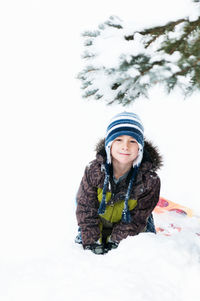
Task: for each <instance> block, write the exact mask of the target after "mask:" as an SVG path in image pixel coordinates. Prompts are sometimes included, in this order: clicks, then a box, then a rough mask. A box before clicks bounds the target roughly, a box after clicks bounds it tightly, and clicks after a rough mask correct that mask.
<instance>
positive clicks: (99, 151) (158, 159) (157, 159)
mask: <svg viewBox="0 0 200 301" xmlns="http://www.w3.org/2000/svg"><path fill="white" fill-rule="evenodd" d="M95 151H96V156H97V158H98V157H99V156H100V157H102V158H103V161H104V162H105V160H106V150H105V139H101V140H100V141H99V142H98V143H97V145H96V148H95ZM143 165H148V166H149V168H150V169H151V170H153V171H157V170H158V169H160V168H161V167H162V165H163V160H162V156H161V155H160V153H159V151H158V148H157V147H156V146H154V145H153V144H152V142H151V141H147V140H146V139H145V140H144V152H143V159H142V162H141V167H142V166H143Z"/></svg>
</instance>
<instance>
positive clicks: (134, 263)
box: [0, 0, 200, 301]
mask: <svg viewBox="0 0 200 301" xmlns="http://www.w3.org/2000/svg"><path fill="white" fill-rule="evenodd" d="M150 2H151V3H153V2H152V1H140V2H134V4H133V1H123V3H121V2H116V1H114V0H111V1H109V2H107V1H105V0H102V1H101V2H98V3H96V2H94V1H92V0H87V1H81V2H79V1H73V3H70V4H69V3H66V1H64V0H59V1H54V0H50V1H46V0H41V1H38V0H37V1H36V0H34V1H25V0H24V1H23V0H20V1H17V2H16V1H12V0H9V1H1V4H0V6H1V7H0V27H1V29H2V31H1V32H0V40H1V45H2V46H1V56H0V65H1V68H0V81H1V89H0V94H1V95H0V99H1V101H0V141H1V147H0V183H1V189H0V201H1V207H0V208H1V210H0V229H1V231H0V282H1V288H0V299H1V300H2V301H11V300H22V301H24V300H31V301H32V300H38V301H40V300H41V301H44V300H48V301H53V300H56V301H62V300H66V299H69V300H80V299H81V300H87V301H90V300H93V299H95V300H102V299H105V300H107V299H110V300H124V301H126V300H131V299H134V300H136V301H143V300H148V301H160V299H161V297H162V300H163V301H169V300H173V301H179V300H180V301H186V300H187V301H188V299H191V300H192V301H196V300H199V279H200V258H199V254H200V240H199V236H197V235H196V234H195V232H196V231H197V230H198V221H197V219H192V218H191V219H190V220H182V221H181V223H182V224H183V226H184V227H185V228H184V231H182V232H180V233H179V232H178V233H174V235H172V236H164V235H157V236H155V235H153V234H141V235H138V236H137V237H134V238H128V239H127V240H125V241H123V242H122V243H121V244H120V246H119V247H118V249H116V250H113V251H112V252H110V253H108V254H107V255H105V256H96V255H94V254H93V253H91V252H89V251H83V250H82V248H81V246H79V245H76V244H74V237H75V235H76V231H77V226H76V220H75V214H74V212H75V203H74V198H75V195H76V191H77V188H78V185H79V182H80V180H81V177H82V174H83V171H84V168H85V166H86V165H87V164H88V162H89V161H90V160H92V159H93V158H94V151H93V149H94V146H95V144H96V143H97V141H98V139H99V138H101V137H103V136H104V133H105V128H106V124H107V122H108V120H110V117H112V116H113V115H114V114H115V113H118V112H120V111H123V110H124V109H125V108H122V107H121V106H119V105H114V106H112V107H108V106H106V105H105V104H104V103H101V101H98V102H97V101H96V102H95V101H93V102H87V101H85V100H82V99H81V91H80V83H79V82H78V81H77V80H75V76H76V74H77V73H78V72H79V71H80V69H81V68H80V66H81V65H82V61H81V59H80V54H81V47H82V46H81V45H82V41H81V38H80V33H81V32H82V31H83V30H84V29H85V30H86V29H90V28H91V29H92V26H93V25H94V28H96V27H97V25H98V24H99V23H101V22H103V21H104V20H106V19H107V18H108V17H109V16H110V15H118V16H119V17H120V18H121V19H123V20H126V19H127V20H128V19H129V18H130V17H131V16H134V18H135V22H136V24H138V28H139V27H142V26H144V25H145V24H156V23H158V22H160V21H163V22H165V20H167V19H171V18H172V17H176V16H177V17H181V16H184V15H187V14H188V12H189V11H191V10H192V9H191V7H189V4H188V3H189V2H188V1H186V0H184V1H183V0H181V1H179V0H176V1H168V2H165V3H161V1H154V3H155V5H156V7H157V9H156V14H155V13H154V10H153V9H152V7H151V6H150ZM175 3H176V5H177V7H178V9H175ZM172 5H173V10H172V9H171V8H172ZM144 7H145V8H146V9H145V10H144V9H143V8H144ZM130 8H131V9H130ZM150 11H151V13H150ZM191 15H192V13H191ZM199 106H200V105H199V94H196V95H193V96H192V97H191V98H190V99H188V100H187V101H184V100H183V99H182V96H181V95H180V94H179V93H178V92H177V91H175V92H174V93H173V94H172V95H171V96H166V94H165V93H164V92H163V91H162V90H161V89H160V88H159V87H157V88H156V89H152V91H151V93H150V100H146V99H140V100H138V101H137V102H136V103H135V104H134V105H131V106H129V107H128V108H127V110H132V111H134V112H136V113H138V114H139V115H140V116H141V119H142V121H143V123H144V127H145V136H146V137H147V138H149V139H151V140H152V141H153V142H154V143H155V144H156V145H157V146H158V148H159V150H160V152H161V154H162V155H163V157H164V162H165V165H164V167H163V168H162V170H161V171H160V173H159V175H160V177H161V181H162V190H161V194H162V195H163V196H164V197H165V198H168V199H170V200H172V201H175V202H177V203H181V204H183V205H185V206H188V207H190V208H192V209H193V210H194V211H195V214H197V215H199V212H200V202H199V179H198V174H199V169H200V162H199V160H198V157H199V151H200V143H199V139H198V129H199ZM155 218H156V222H157V224H158V225H159V224H160V223H161V221H160V220H159V218H158V217H155ZM171 220H173V222H176V221H174V219H173V217H172V216H170V217H169V218H168V217H165V216H163V217H162V222H163V223H165V222H166V223H168V222H169V221H171ZM178 222H179V223H180V221H177V223H178Z"/></svg>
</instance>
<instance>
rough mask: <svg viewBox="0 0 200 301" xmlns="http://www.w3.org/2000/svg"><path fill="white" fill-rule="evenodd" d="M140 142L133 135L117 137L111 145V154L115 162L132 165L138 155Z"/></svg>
mask: <svg viewBox="0 0 200 301" xmlns="http://www.w3.org/2000/svg"><path fill="white" fill-rule="evenodd" d="M138 150H139V147H138V143H137V141H136V140H135V139H134V138H132V137H131V136H126V135H123V136H119V137H117V138H116V139H115V140H114V141H113V143H112V146H111V156H112V161H113V162H116V161H117V162H118V163H121V164H123V165H130V163H133V161H134V160H135V159H136V158H137V156H138Z"/></svg>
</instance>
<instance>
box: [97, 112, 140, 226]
mask: <svg viewBox="0 0 200 301" xmlns="http://www.w3.org/2000/svg"><path fill="white" fill-rule="evenodd" d="M122 135H127V136H131V137H133V138H134V139H135V140H136V141H137V143H138V147H139V151H138V156H137V158H136V160H134V162H133V172H132V175H131V178H130V181H129V185H128V189H127V193H126V195H125V201H124V210H123V213H122V220H123V221H124V222H126V223H129V222H131V215H130V212H129V209H128V200H129V197H130V192H131V188H132V185H133V181H134V179H135V176H136V174H137V171H138V167H139V166H140V163H141V161H142V157H143V147H144V128H143V125H142V122H141V120H140V118H139V116H138V115H136V114H134V113H130V112H123V113H120V114H117V115H116V116H114V117H113V118H112V119H111V121H110V123H109V125H108V127H107V133H106V139H105V150H106V156H107V161H106V164H105V180H104V186H103V197H102V201H101V204H100V207H99V211H98V213H99V214H103V213H104V212H105V209H106V201H105V200H106V191H107V186H108V183H109V177H110V165H111V146H112V143H113V141H114V140H115V139H116V138H117V137H119V136H122Z"/></svg>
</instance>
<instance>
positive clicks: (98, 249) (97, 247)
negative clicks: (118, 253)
mask: <svg viewBox="0 0 200 301" xmlns="http://www.w3.org/2000/svg"><path fill="white" fill-rule="evenodd" d="M84 249H85V250H91V251H92V252H93V253H94V254H96V255H101V254H104V247H103V245H102V244H98V243H94V244H92V245H86V246H85V247H84Z"/></svg>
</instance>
